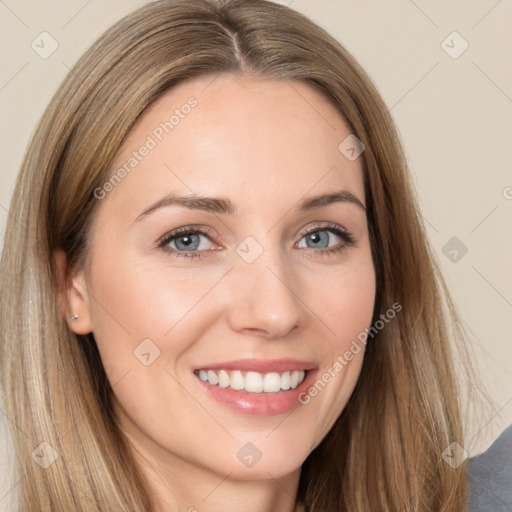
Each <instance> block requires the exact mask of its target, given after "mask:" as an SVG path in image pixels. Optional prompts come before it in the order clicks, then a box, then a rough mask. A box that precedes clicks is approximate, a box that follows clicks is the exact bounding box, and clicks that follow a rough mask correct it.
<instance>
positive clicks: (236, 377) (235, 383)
mask: <svg viewBox="0 0 512 512" xmlns="http://www.w3.org/2000/svg"><path fill="white" fill-rule="evenodd" d="M244 388H245V379H244V376H243V375H242V372H240V371H238V370H237V371H234V372H233V373H232V374H231V389H235V390H242V389H244Z"/></svg>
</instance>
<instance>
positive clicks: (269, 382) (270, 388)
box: [246, 372, 281, 393]
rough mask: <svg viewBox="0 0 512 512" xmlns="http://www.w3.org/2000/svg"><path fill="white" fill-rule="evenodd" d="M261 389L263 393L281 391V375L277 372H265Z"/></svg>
mask: <svg viewBox="0 0 512 512" xmlns="http://www.w3.org/2000/svg"><path fill="white" fill-rule="evenodd" d="M246 387H247V385H246ZM263 391H264V392H265V393H277V392H278V391H281V376H280V375H279V373H275V372H273V373H267V374H266V375H265V377H263Z"/></svg>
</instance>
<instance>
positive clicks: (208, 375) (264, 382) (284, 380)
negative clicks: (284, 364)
mask: <svg viewBox="0 0 512 512" xmlns="http://www.w3.org/2000/svg"><path fill="white" fill-rule="evenodd" d="M194 373H195V374H196V375H197V376H198V377H199V378H200V379H201V380H202V381H203V382H207V383H209V384H211V385H212V386H218V387H219V388H230V389H233V390H235V391H246V392H247V393H278V392H279V391H288V390H290V389H295V388H296V387H297V386H299V385H300V384H301V383H302V382H303V381H304V379H305V376H306V373H307V371H304V370H290V371H284V372H280V373H278V372H270V373H265V374H263V373H259V372H254V371H247V372H244V371H241V370H197V371H196V372H194Z"/></svg>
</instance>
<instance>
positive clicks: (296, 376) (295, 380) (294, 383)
mask: <svg viewBox="0 0 512 512" xmlns="http://www.w3.org/2000/svg"><path fill="white" fill-rule="evenodd" d="M298 385H299V372H298V371H297V370H294V371H293V372H292V376H291V379H290V387H291V388H292V389H295V388H296V387H297V386H298Z"/></svg>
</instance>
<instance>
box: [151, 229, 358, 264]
mask: <svg viewBox="0 0 512 512" xmlns="http://www.w3.org/2000/svg"><path fill="white" fill-rule="evenodd" d="M210 231H211V229H203V228H196V227H192V226H185V227H182V228H178V229H175V230H174V231H171V232H170V233H167V234H166V235H164V236H163V237H162V238H161V239H160V241H159V242H158V248H161V249H164V250H165V251H166V252H167V253H168V254H169V255H170V256H174V257H175V258H202V257H204V256H206V255H207V253H209V252H211V251H207V250H203V251H178V250H176V249H172V248H169V247H165V246H166V245H167V244H168V243H169V242H171V241H173V240H174V239H176V238H180V237H181V236H185V235H205V236H208V233H210ZM319 231H331V232H332V233H334V234H335V235H337V236H339V237H340V238H341V239H342V240H344V241H345V243H344V244H342V245H340V246H338V247H333V248H331V249H318V250H315V249H311V248H310V249H309V250H311V251H313V252H314V253H316V254H315V256H317V255H318V253H320V254H321V255H326V256H334V255H335V254H339V253H341V252H343V251H344V250H345V249H347V248H348V247H350V246H352V245H354V244H355V243H356V241H357V240H356V239H355V238H354V236H353V234H352V233H351V232H350V231H347V230H346V229H344V228H342V227H341V226H338V225H337V224H332V223H327V224H325V225H322V226H315V227H314V228H312V229H310V230H308V231H305V232H303V233H301V235H300V237H301V239H302V238H303V237H305V236H307V235H311V234H313V233H317V232H319Z"/></svg>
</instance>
